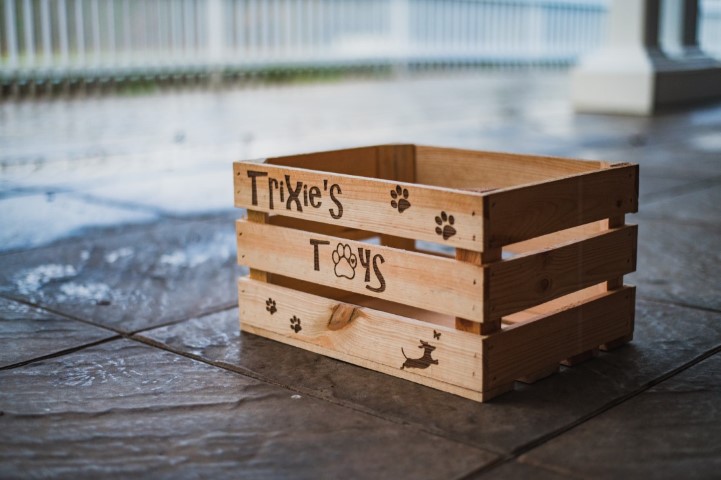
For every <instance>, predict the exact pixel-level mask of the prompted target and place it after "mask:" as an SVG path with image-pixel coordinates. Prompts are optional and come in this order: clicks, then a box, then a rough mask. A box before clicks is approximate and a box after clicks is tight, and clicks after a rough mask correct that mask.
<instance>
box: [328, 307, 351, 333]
mask: <svg viewBox="0 0 721 480" xmlns="http://www.w3.org/2000/svg"><path fill="white" fill-rule="evenodd" d="M357 312H358V308H357V307H355V306H353V305H348V304H347V303H339V304H338V305H336V306H335V307H333V313H331V315H330V320H328V330H340V329H341V328H343V327H345V326H346V325H348V324H349V323H350V322H351V321H352V320H353V319H354V318H355V317H356V314H357Z"/></svg>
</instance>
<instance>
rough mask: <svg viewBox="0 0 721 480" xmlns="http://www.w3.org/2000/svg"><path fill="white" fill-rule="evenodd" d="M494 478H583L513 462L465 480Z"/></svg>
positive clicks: (541, 479)
mask: <svg viewBox="0 0 721 480" xmlns="http://www.w3.org/2000/svg"><path fill="white" fill-rule="evenodd" d="M494 478H497V479H503V480H529V479H532V480H569V479H572V478H583V477H576V476H573V475H568V473H567V472H559V473H556V472H554V471H551V470H548V469H546V468H541V467H536V466H531V465H526V464H523V463H520V462H517V461H511V462H508V463H504V464H503V465H501V466H499V467H496V468H494V469H492V470H490V471H487V472H484V473H482V474H471V475H469V476H467V477H466V478H465V479H464V480H476V479H483V480H492V479H494Z"/></svg>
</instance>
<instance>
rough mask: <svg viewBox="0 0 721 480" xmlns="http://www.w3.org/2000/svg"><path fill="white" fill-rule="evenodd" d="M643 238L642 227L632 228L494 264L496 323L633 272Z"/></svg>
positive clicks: (492, 301) (492, 285) (491, 285)
mask: <svg viewBox="0 0 721 480" xmlns="http://www.w3.org/2000/svg"><path fill="white" fill-rule="evenodd" d="M637 235H638V228H637V227H636V226H635V225H629V226H625V227H621V228H617V229H613V230H608V231H606V232H602V233H597V234H595V235H593V236H591V237H589V238H586V239H584V240H581V241H577V242H573V243H570V244H567V245H563V246H559V247H556V248H552V249H548V250H542V251H540V252H537V253H531V254H528V255H525V256H522V257H518V258H513V259H510V260H506V261H503V262H498V263H494V264H490V265H488V266H487V268H488V271H489V277H490V279H489V281H488V292H489V296H488V299H487V302H488V307H489V310H490V312H491V315H492V318H500V317H502V316H504V315H508V314H512V313H515V312H519V311H521V310H525V309H527V308H530V307H533V306H535V305H539V304H541V303H545V302H548V301H550V300H553V299H554V298H558V297H561V296H563V295H566V294H569V293H572V292H575V291H577V290H581V289H583V288H586V287H589V286H591V285H595V284H598V283H600V282H603V281H606V280H609V279H612V278H616V277H619V276H622V275H625V274H628V273H631V272H633V271H634V270H635V269H636V242H637Z"/></svg>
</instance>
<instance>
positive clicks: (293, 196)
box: [248, 170, 343, 220]
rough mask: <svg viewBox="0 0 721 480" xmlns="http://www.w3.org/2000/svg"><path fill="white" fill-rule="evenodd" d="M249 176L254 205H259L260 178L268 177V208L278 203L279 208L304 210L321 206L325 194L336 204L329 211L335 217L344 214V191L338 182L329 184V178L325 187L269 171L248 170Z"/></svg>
mask: <svg viewBox="0 0 721 480" xmlns="http://www.w3.org/2000/svg"><path fill="white" fill-rule="evenodd" d="M248 177H249V178H250V185H251V201H252V203H253V205H254V206H257V205H258V186H259V185H258V179H259V178H262V177H268V178H267V180H268V209H270V210H275V208H276V204H279V205H280V206H279V208H285V209H286V210H293V208H295V209H296V210H297V211H299V212H302V211H303V208H316V209H317V208H321V207H322V206H323V199H324V196H325V195H327V196H328V197H329V198H330V201H331V202H333V204H334V206H331V207H330V208H328V213H330V216H331V217H333V218H334V219H336V220H337V219H339V218H340V217H342V216H343V204H342V203H341V202H340V198H339V196H340V195H341V194H342V193H343V192H342V191H341V188H340V185H338V184H337V183H334V184H331V185H330V186H329V185H328V180H323V187H322V189H321V187H320V186H319V185H308V184H307V183H304V182H293V181H291V178H290V175H285V178H284V180H278V179H276V178H273V177H270V176H268V172H259V171H254V170H248Z"/></svg>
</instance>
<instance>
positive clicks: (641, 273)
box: [627, 216, 721, 311]
mask: <svg viewBox="0 0 721 480" xmlns="http://www.w3.org/2000/svg"><path fill="white" fill-rule="evenodd" d="M639 217H641V216H639ZM639 220H640V221H639V222H638V223H639V234H638V259H637V271H636V273H634V274H633V275H629V276H628V277H627V278H628V282H629V283H631V284H635V285H637V286H638V295H639V296H646V297H653V298H657V299H663V300H667V301H671V302H677V303H680V304H684V305H694V306H698V307H702V308H710V309H715V310H718V311H721V296H719V295H718V288H717V285H714V279H717V278H718V268H719V265H721V250H720V249H719V245H721V228H718V227H716V228H710V227H708V228H707V227H706V226H705V224H704V226H697V225H692V224H681V223H675V222H671V221H656V220H651V219H643V217H641V218H640V219H639ZM709 282H710V283H709ZM715 283H716V284H718V282H715Z"/></svg>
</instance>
